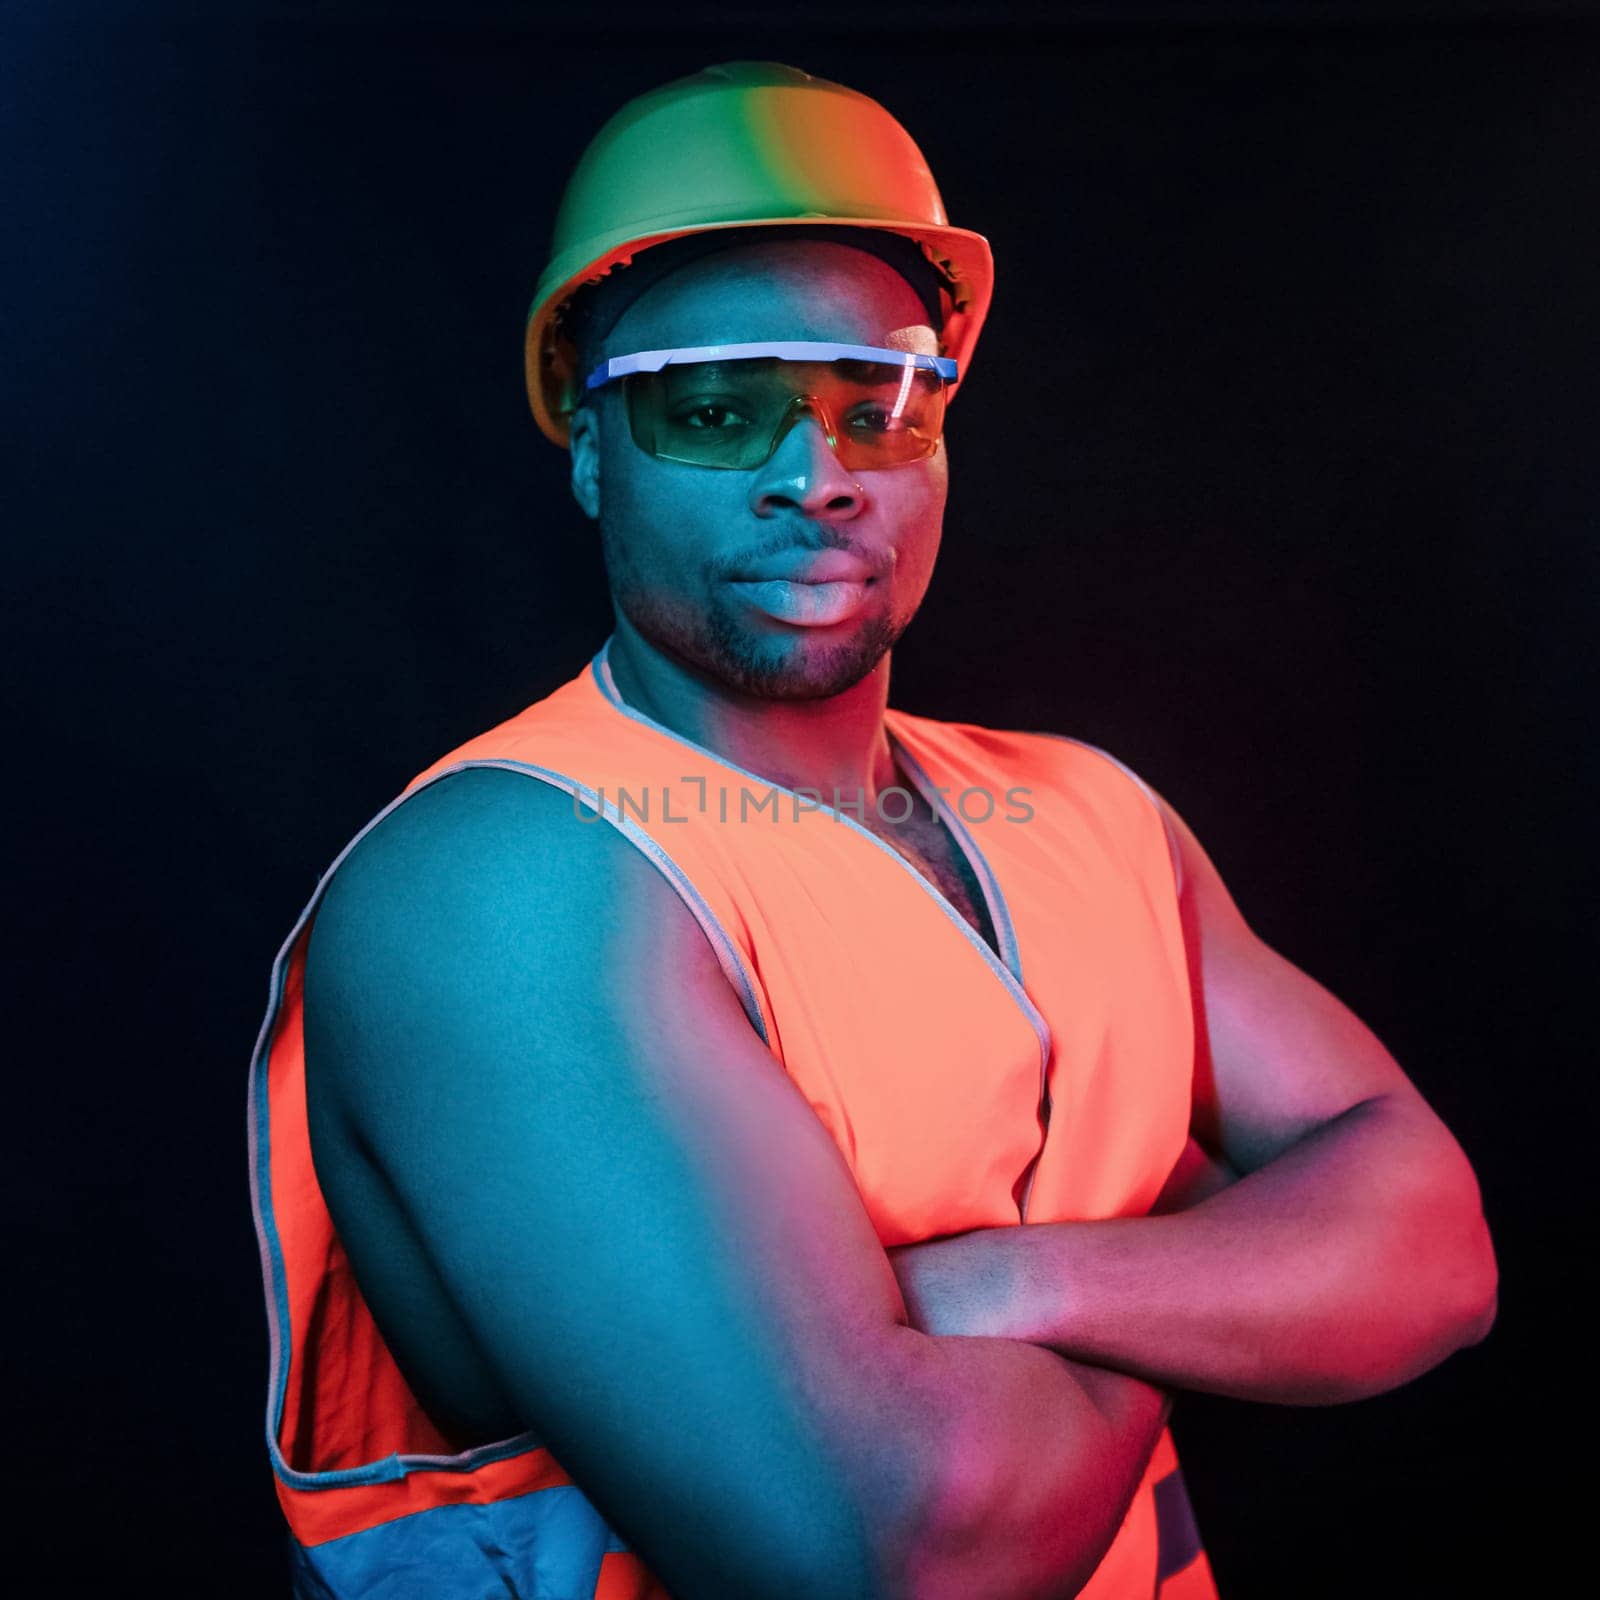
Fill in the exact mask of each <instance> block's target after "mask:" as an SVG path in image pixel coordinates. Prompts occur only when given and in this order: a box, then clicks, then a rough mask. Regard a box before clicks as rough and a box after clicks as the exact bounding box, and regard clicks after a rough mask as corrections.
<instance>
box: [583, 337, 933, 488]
mask: <svg viewBox="0 0 1600 1600" xmlns="http://www.w3.org/2000/svg"><path fill="white" fill-rule="evenodd" d="M956 371H957V364H956V362H955V361H954V360H953V359H952V358H951V357H949V356H933V355H923V354H921V353H918V352H913V351H909V350H889V349H885V348H884V347H882V346H880V345H869V344H831V343H824V342H817V341H809V340H777V341H768V342H764V343H759V344H720V345H718V344H711V345H692V346H688V347H685V348H682V349H676V350H644V351H640V352H638V353H637V354H634V355H629V356H613V357H612V358H611V359H610V360H609V361H605V362H602V363H601V365H600V366H598V367H596V368H595V370H594V371H593V372H591V373H590V374H589V376H588V379H587V380H586V382H585V385H584V387H585V388H586V389H598V388H600V387H602V386H603V385H605V384H608V383H613V382H616V381H618V380H620V381H621V383H622V388H623V394H624V396H625V398H626V402H627V408H628V427H629V429H630V430H631V431H632V433H633V440H634V443H635V444H637V445H638V446H639V448H640V449H641V450H645V451H648V452H649V454H651V455H653V456H655V457H656V458H657V459H659V460H662V461H683V462H687V463H688V464H689V465H691V466H696V467H722V468H725V469H727V470H729V471H733V472H747V471H749V470H750V469H751V468H752V467H759V466H760V465H762V463H763V462H765V461H767V460H769V459H770V458H771V456H772V453H773V452H774V451H775V450H776V449H777V448H778V445H779V444H780V443H781V442H782V440H783V436H784V435H785V434H786V433H787V432H788V431H789V429H790V428H792V427H793V426H794V424H795V423H796V422H797V421H799V419H800V418H801V417H802V416H805V415H810V416H813V417H815V419H816V421H817V423H818V425H819V426H820V427H821V429H822V431H823V433H824V435H825V436H826V437H827V440H828V446H829V448H830V449H831V450H832V451H833V453H834V455H835V456H836V457H837V458H838V460H839V464H840V466H842V467H843V468H845V470H846V471H848V472H860V471H863V470H867V471H870V470H873V469H876V468H879V467H903V466H909V465H910V464H911V463H912V462H914V461H924V460H926V459H927V458H928V457H929V456H931V455H932V454H933V453H934V451H935V450H937V449H938V447H939V436H940V434H941V433H942V432H943V430H944V412H945V402H946V398H947V385H948V384H950V383H953V382H954V381H955V378H956Z"/></svg>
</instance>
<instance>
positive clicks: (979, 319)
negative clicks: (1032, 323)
mask: <svg viewBox="0 0 1600 1600" xmlns="http://www.w3.org/2000/svg"><path fill="white" fill-rule="evenodd" d="M797 223H799V224H811V225H816V224H819V223H822V224H839V225H843V226H850V227H859V228H875V229H879V230H881V231H884V232H888V233H896V234H900V235H903V236H904V237H905V238H908V239H911V240H913V241H914V242H915V243H916V244H917V245H918V246H919V247H920V248H921V250H922V253H923V254H924V255H925V256H926V257H927V258H928V260H929V261H930V262H932V264H933V265H934V267H935V268H936V269H937V270H938V271H939V273H940V274H941V275H942V277H943V279H944V281H945V284H946V285H947V288H946V289H945V291H944V292H943V293H942V295H941V300H942V302H943V304H944V307H945V316H944V324H943V328H942V330H941V333H940V344H939V350H940V354H942V355H948V356H952V357H954V358H955V359H956V361H957V362H958V363H959V375H958V377H957V378H956V379H955V381H954V382H952V383H951V384H950V385H949V393H950V394H951V395H953V394H954V393H955V391H956V389H957V388H958V387H959V386H960V381H961V378H962V377H964V376H965V375H966V371H967V363H968V362H969V361H970V360H971V357H972V349H973V346H974V345H975V344H976V343H977V341H978V331H979V329H980V328H982V326H983V320H984V318H985V316H987V314H988V311H989V300H990V296H991V294H992V292H993V287H994V260H993V257H992V256H991V254H990V251H989V241H988V240H987V239H985V238H984V237H983V235H982V234H979V233H973V232H972V231H971V230H970V229H967V228H952V227H951V226H950V225H949V223H948V222H947V221H946V220H945V212H944V202H943V201H942V200H941V199H940V197H939V190H938V188H937V187H936V186H935V184H934V181H933V174H932V173H931V172H929V170H928V164H927V162H926V161H924V160H923V158H922V152H921V151H920V150H918V148H917V147H916V145H915V144H914V143H913V142H912V139H911V135H910V134H908V133H907V132H906V130H905V129H904V128H903V127H901V125H900V124H899V123H898V122H897V121H896V120H895V119H894V117H892V116H891V115H890V114H889V112H888V111H886V110H885V109H884V108H883V107H882V106H881V105H879V104H878V102H877V101H876V100H874V99H872V98H871V97H870V96H868V95H864V94H861V93H858V92H857V91H856V90H854V89H847V88H845V86H844V85H843V84H838V83H830V82H829V81H828V80H827V79H825V78H814V77H812V76H811V75H810V73H807V72H802V71H801V70H800V69H799V68H798V67H787V66H784V65H782V64H781V63H779V62H776V61H727V62H723V63H721V64H720V65H718V66H712V67H706V68H705V69H704V70H703V71H700V72H697V73H694V74H693V75H692V76H690V77H687V78H678V79H676V80H675V81H674V82H672V83H668V84H664V85H662V86H661V87H660V88H659V89H652V90H650V91H649V92H648V93H646V94H642V95H639V96H638V97H637V98H635V99H633V100H630V101H628V103H627V104H626V105H624V106H623V107H622V108H621V109H620V110H619V111H617V112H616V113H615V114H614V115H613V116H612V117H611V118H610V119H609V120H608V121H607V122H606V124H605V126H604V127H602V128H601V129H600V131H599V132H598V133H597V134H596V135H595V136H594V138H593V139H592V140H590V142H589V145H588V148H587V149H586V150H585V151H584V152H583V154H582V156H580V157H579V159H578V164H577V166H576V167H575V168H574V169H573V171H572V175H571V176H570V177H569V178H568V180H567V186H566V188H565V190H563V192H562V196H561V203H560V206H559V207H558V209H557V211H556V221H555V229H554V232H553V234H552V237H551V241H550V260H549V263H548V265H547V266H546V267H545V269H544V272H543V273H542V274H541V276H540V278H539V286H538V288H537V289H536V290H535V291H534V296H533V308H532V310H531V312H530V313H529V316H528V329H527V339H526V343H525V347H524V359H525V366H526V372H527V382H528V398H529V401H530V402H531V403H532V406H533V415H534V418H535V419H536V420H537V422H538V424H539V427H540V428H541V429H542V430H543V432H544V433H545V435H546V436H547V437H548V438H549V439H551V440H552V441H553V442H554V443H556V444H559V445H562V446H566V445H567V444H568V442H569V440H568V432H567V424H568V420H569V418H570V417H571V415H572V412H573V410H574V409H575V408H576V406H577V402H578V398H579V396H578V388H577V386H578V382H579V374H578V373H577V371H576V365H577V355H576V351H575V350H574V348H573V344H572V341H571V339H570V338H569V337H567V335H566V333H565V331H564V330H563V328H562V325H561V313H562V311H563V310H564V309H565V307H566V305H567V304H568V302H569V301H570V300H571V298H572V296H573V295H574V294H575V293H576V292H577V291H578V290H579V289H581V288H582V287H583V286H584V285H585V284H588V283H598V282H599V281H600V279H601V278H603V277H604V276H605V275H606V274H607V273H608V272H610V271H611V270H612V268H614V267H617V266H619V265H622V264H624V263H626V262H628V261H631V260H632V259H633V257H634V256H636V255H638V254H639V253H640V252H641V251H643V250H646V249H649V248H650V247H651V246H652V245H658V244H664V243H665V242H666V241H667V240H668V239H676V238H679V237H681V236H682V235H684V234H690V233H705V232H708V231H710V230H712V229H716V228H750V227H760V226H773V227H780V226H783V225H785V224H788V225H791V226H792V225H794V224H797Z"/></svg>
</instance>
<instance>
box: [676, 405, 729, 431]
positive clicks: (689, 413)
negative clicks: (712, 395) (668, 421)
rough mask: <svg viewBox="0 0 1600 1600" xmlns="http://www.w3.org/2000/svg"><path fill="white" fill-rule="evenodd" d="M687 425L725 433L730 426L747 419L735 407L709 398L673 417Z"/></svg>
mask: <svg viewBox="0 0 1600 1600" xmlns="http://www.w3.org/2000/svg"><path fill="white" fill-rule="evenodd" d="M672 420H673V421H674V422H677V423H681V424H682V425H683V426H685V427H689V428H698V429H704V430H708V431H710V432H712V433H724V432H726V431H727V430H728V429H729V428H730V427H733V426H737V425H738V424H739V423H740V422H743V421H744V420H745V419H744V418H743V417H742V416H740V414H739V413H738V412H737V411H735V410H734V409H733V407H732V406H725V405H723V404H721V403H720V402H719V401H715V400H708V401H706V403H705V404H704V405H698V406H692V407H690V408H689V409H688V410H686V411H680V412H678V414H677V415H676V416H675V417H674V418H673V419H672Z"/></svg>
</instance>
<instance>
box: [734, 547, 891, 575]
mask: <svg viewBox="0 0 1600 1600" xmlns="http://www.w3.org/2000/svg"><path fill="white" fill-rule="evenodd" d="M873 576H874V573H873V570H872V568H871V567H869V566H868V565H867V564H866V562H865V561H863V560H862V559H861V558H860V557H859V556H853V555H851V554H849V552H848V551H845V550H789V551H786V552H785V553H784V554H783V555H781V556H771V557H769V558H768V559H767V560H765V561H755V562H752V563H751V564H750V565H749V566H748V567H745V568H743V569H742V570H740V571H739V572H736V573H734V575H733V582H735V583H769V582H773V581H780V582H783V583H869V582H870V581H871V580H872V578H873Z"/></svg>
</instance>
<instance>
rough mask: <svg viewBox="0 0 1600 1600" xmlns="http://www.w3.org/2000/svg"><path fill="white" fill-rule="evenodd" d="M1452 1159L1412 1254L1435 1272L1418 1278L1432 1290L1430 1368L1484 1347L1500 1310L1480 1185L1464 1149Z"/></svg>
mask: <svg viewBox="0 0 1600 1600" xmlns="http://www.w3.org/2000/svg"><path fill="white" fill-rule="evenodd" d="M1452 1155H1453V1158H1454V1159H1453V1160H1451V1161H1450V1162H1449V1163H1448V1164H1447V1165H1446V1167H1445V1171H1444V1173H1443V1174H1442V1175H1441V1177H1440V1179H1439V1181H1438V1182H1436V1183H1435V1184H1434V1185H1432V1186H1431V1191H1430V1193H1429V1195H1428V1197H1427V1203H1426V1204H1425V1205H1424V1206H1423V1207H1422V1208H1421V1210H1420V1213H1419V1215H1418V1217H1417V1220H1416V1222H1415V1224H1414V1226H1413V1229H1412V1239H1413V1245H1412V1249H1411V1251H1410V1252H1409V1253H1410V1254H1411V1256H1412V1260H1413V1263H1414V1264H1415V1263H1426V1264H1427V1265H1428V1266H1429V1267H1431V1268H1432V1270H1431V1271H1425V1272H1419V1273H1417V1274H1416V1277H1417V1280H1418V1281H1419V1282H1420V1283H1428V1282H1430V1281H1431V1283H1432V1284H1433V1292H1432V1295H1431V1296H1430V1297H1429V1299H1430V1300H1431V1307H1430V1310H1431V1315H1430V1316H1429V1317H1428V1319H1427V1320H1428V1321H1429V1323H1430V1324H1431V1326H1430V1328H1429V1335H1430V1336H1429V1337H1428V1338H1427V1339H1425V1341H1424V1342H1425V1343H1426V1344H1427V1345H1428V1346H1429V1347H1430V1354H1431V1359H1429V1360H1427V1361H1426V1366H1427V1367H1432V1366H1434V1365H1436V1364H1437V1363H1438V1362H1439V1361H1442V1360H1443V1359H1444V1358H1445V1357H1446V1356H1448V1355H1450V1354H1451V1353H1452V1352H1454V1351H1456V1350H1460V1349H1463V1348H1465V1347H1467V1346H1470V1345H1475V1344H1481V1343H1482V1342H1483V1340H1484V1339H1486V1338H1487V1337H1488V1335H1489V1330H1490V1329H1491V1328H1493V1326H1494V1322H1495V1316H1496V1314H1497V1312H1498V1310H1499V1301H1500V1269H1499V1265H1498V1263H1497V1261H1496V1259H1495V1251H1494V1241H1493V1239H1492V1238H1491V1237H1490V1233H1489V1224H1488V1221H1487V1220H1486V1218H1485V1217H1484V1214H1483V1201H1482V1197H1481V1195H1480V1192H1479V1189H1478V1182H1477V1179H1476V1177H1475V1176H1474V1175H1473V1172H1472V1169H1471V1167H1470V1166H1469V1165H1468V1163H1467V1159H1466V1157H1465V1156H1464V1155H1463V1154H1462V1153H1461V1151H1460V1149H1459V1147H1453V1149H1452ZM1413 1270H1414V1269H1413Z"/></svg>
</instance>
